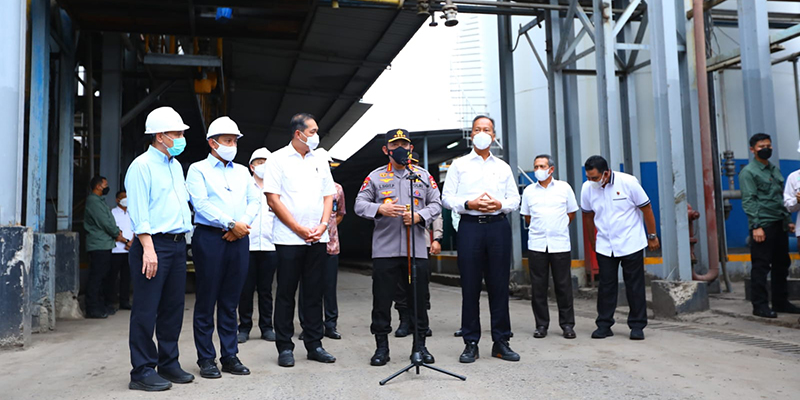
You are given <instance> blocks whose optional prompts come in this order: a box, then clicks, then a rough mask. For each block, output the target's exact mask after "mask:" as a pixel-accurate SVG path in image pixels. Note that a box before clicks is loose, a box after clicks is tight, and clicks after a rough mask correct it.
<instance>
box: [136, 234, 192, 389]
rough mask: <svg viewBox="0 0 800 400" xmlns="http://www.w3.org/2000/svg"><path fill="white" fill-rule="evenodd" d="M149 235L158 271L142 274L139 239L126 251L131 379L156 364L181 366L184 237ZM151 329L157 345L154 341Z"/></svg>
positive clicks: (184, 271) (184, 262) (184, 281)
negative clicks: (130, 288) (130, 293)
mask: <svg viewBox="0 0 800 400" xmlns="http://www.w3.org/2000/svg"><path fill="white" fill-rule="evenodd" d="M152 238H153V246H154V247H155V251H156V256H157V257H158V270H157V271H156V275H155V276H154V277H153V278H152V279H147V278H146V277H145V276H144V274H142V253H143V249H142V244H141V243H140V242H139V239H134V241H133V245H132V246H131V250H130V253H128V260H129V261H130V265H131V269H130V270H131V282H132V283H133V296H134V299H133V303H132V304H131V322H130V336H129V342H130V349H131V365H132V366H133V370H131V379H133V380H141V379H142V378H144V377H146V376H149V375H151V374H153V373H155V370H154V368H155V367H156V366H158V368H159V369H163V368H166V369H169V368H176V367H180V363H179V362H178V337H179V336H180V334H181V327H182V326H183V305H184V297H185V296H186V240H185V239H180V240H178V241H175V238H174V235H173V237H172V238H170V237H169V236H167V235H153V236H152ZM153 331H155V334H156V339H157V340H158V348H156V345H155V343H153Z"/></svg>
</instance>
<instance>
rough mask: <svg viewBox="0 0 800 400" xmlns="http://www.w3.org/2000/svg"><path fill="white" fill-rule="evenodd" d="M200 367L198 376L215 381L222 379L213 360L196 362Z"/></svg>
mask: <svg viewBox="0 0 800 400" xmlns="http://www.w3.org/2000/svg"><path fill="white" fill-rule="evenodd" d="M197 366H199V367H200V376H201V377H203V378H206V379H217V378H220V377H222V374H221V373H220V372H219V368H217V363H216V362H214V360H200V361H198V362H197Z"/></svg>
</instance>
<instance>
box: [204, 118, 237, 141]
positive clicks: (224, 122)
mask: <svg viewBox="0 0 800 400" xmlns="http://www.w3.org/2000/svg"><path fill="white" fill-rule="evenodd" d="M217 135H237V136H238V137H242V136H244V135H242V133H241V132H239V125H236V122H233V120H232V119H230V118H229V117H219V118H217V119H215V120H214V122H212V123H211V125H209V126H208V133H206V139H210V138H212V137H214V136H217Z"/></svg>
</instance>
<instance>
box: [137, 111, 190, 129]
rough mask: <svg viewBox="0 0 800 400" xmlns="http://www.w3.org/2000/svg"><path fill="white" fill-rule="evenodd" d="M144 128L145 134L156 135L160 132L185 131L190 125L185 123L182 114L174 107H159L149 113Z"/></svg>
mask: <svg viewBox="0 0 800 400" xmlns="http://www.w3.org/2000/svg"><path fill="white" fill-rule="evenodd" d="M144 128H145V129H144V133H145V135H154V134H156V133H159V132H174V131H185V130H187V129H189V126H188V125H186V124H184V123H183V119H182V118H181V115H180V114H178V112H177V111H175V110H173V109H172V107H159V108H156V109H155V110H153V111H150V114H147V120H146V121H145V123H144Z"/></svg>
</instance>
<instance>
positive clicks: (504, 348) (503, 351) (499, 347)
mask: <svg viewBox="0 0 800 400" xmlns="http://www.w3.org/2000/svg"><path fill="white" fill-rule="evenodd" d="M492 357H497V358H501V359H503V360H506V361H519V354H517V353H515V352H514V350H511V347H509V346H508V342H507V341H505V340H501V341H498V342H494V345H493V346H492Z"/></svg>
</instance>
